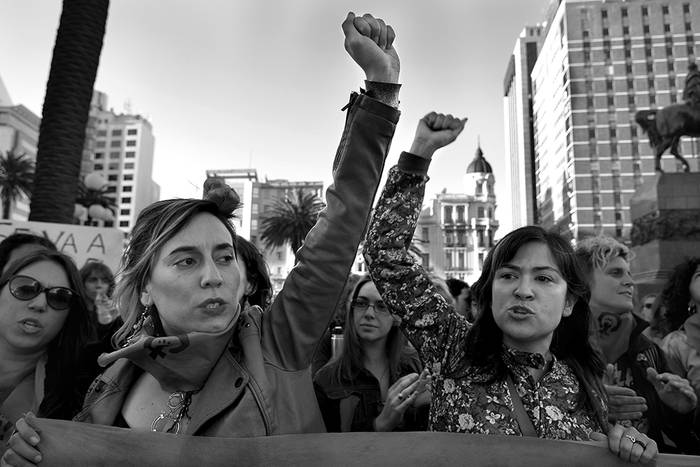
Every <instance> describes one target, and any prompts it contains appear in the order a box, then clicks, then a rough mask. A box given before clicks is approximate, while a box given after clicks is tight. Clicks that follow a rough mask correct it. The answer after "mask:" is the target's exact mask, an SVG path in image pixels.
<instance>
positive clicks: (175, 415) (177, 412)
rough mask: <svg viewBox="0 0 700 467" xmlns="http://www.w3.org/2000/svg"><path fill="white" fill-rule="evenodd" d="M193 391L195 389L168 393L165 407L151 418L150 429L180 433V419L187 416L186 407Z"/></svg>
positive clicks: (190, 401)
mask: <svg viewBox="0 0 700 467" xmlns="http://www.w3.org/2000/svg"><path fill="white" fill-rule="evenodd" d="M195 392H197V391H187V392H185V391H175V392H174V393H172V394H170V396H168V407H167V409H166V410H164V411H163V412H161V414H160V415H158V416H157V417H156V418H155V419H154V420H153V423H152V424H151V430H152V431H159V432H162V433H173V434H178V433H180V428H181V423H180V421H181V420H182V418H183V417H185V416H186V417H188V418H189V415H188V414H187V409H189V407H190V404H191V403H192V395H193V394H194V393H195Z"/></svg>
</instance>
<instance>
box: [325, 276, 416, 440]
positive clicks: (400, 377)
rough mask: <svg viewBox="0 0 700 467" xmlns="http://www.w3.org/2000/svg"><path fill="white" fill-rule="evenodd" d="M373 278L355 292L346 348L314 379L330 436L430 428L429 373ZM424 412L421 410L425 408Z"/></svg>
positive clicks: (347, 321) (349, 309)
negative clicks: (344, 433)
mask: <svg viewBox="0 0 700 467" xmlns="http://www.w3.org/2000/svg"><path fill="white" fill-rule="evenodd" d="M398 324H399V322H398V319H397V318H396V317H395V316H394V315H392V313H391V312H390V311H389V308H388V307H387V305H386V304H385V303H384V301H383V300H382V298H381V296H380V295H379V292H378V291H377V287H375V285H374V283H373V282H372V280H371V279H370V278H369V276H364V277H362V278H361V279H360V281H359V282H357V284H356V285H355V287H354V288H353V290H352V292H351V294H350V299H349V301H348V306H347V312H346V317H345V330H344V338H343V349H342V351H341V353H340V355H339V356H338V357H337V358H335V359H334V360H332V361H331V362H329V363H328V364H327V365H325V366H324V367H323V368H321V369H320V370H319V371H318V373H316V376H315V377H314V389H315V390H316V398H317V399H318V402H319V407H320V408H321V413H322V414H323V420H324V422H325V423H326V429H327V430H328V431H329V432H341V431H399V430H400V431H419V430H425V429H426V428H427V422H428V420H427V415H428V412H427V408H428V407H427V404H428V403H429V398H428V396H429V393H427V390H426V383H427V380H426V378H427V372H426V373H425V374H422V378H421V377H420V376H419V373H421V364H420V360H419V359H418V355H417V353H416V352H415V351H414V350H410V348H409V347H408V346H407V341H406V338H405V337H404V335H403V334H402V333H401V330H400V329H399V326H398ZM420 407H422V410H421V409H420Z"/></svg>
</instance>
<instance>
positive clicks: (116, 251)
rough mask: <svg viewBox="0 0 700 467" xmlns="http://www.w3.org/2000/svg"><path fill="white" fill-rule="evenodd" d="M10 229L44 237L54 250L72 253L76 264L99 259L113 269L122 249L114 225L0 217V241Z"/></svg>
mask: <svg viewBox="0 0 700 467" xmlns="http://www.w3.org/2000/svg"><path fill="white" fill-rule="evenodd" d="M13 233H31V234H34V235H40V236H42V237H46V238H48V239H49V240H51V241H52V242H53V243H54V244H55V245H56V248H58V251H60V252H62V253H65V254H67V255H68V256H70V257H72V258H73V259H74V260H75V264H77V265H78V268H80V267H82V266H83V264H85V263H86V262H87V261H101V262H103V263H105V264H106V265H107V266H109V268H110V269H111V270H112V271H116V270H117V268H118V267H119V260H120V258H121V254H122V251H123V250H124V232H122V231H121V230H119V229H116V228H107V227H88V226H83V225H73V224H54V223H50V222H21V221H10V220H2V221H0V241H1V240H4V239H5V237H7V236H8V235H11V234H13Z"/></svg>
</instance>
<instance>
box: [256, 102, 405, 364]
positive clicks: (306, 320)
mask: <svg viewBox="0 0 700 467" xmlns="http://www.w3.org/2000/svg"><path fill="white" fill-rule="evenodd" d="M347 109H348V112H347V117H346V121H345V128H344V130H343V134H342V137H341V139H340V145H339V147H338V151H337V153H336V155H335V160H334V161H333V184H332V185H331V186H330V187H329V188H328V190H327V191H326V203H327V204H326V208H325V209H324V210H323V211H322V212H321V214H320V215H319V218H318V221H317V222H316V224H315V225H314V227H313V228H312V229H311V231H309V233H308V235H307V236H306V239H305V240H304V245H303V246H302V247H301V248H300V249H299V251H298V252H297V264H296V265H295V266H294V268H293V269H292V271H291V272H290V273H289V275H288V276H287V279H286V280H285V282H284V286H283V288H282V291H281V292H280V293H279V294H278V295H277V297H276V298H275V300H274V301H273V303H272V305H271V307H270V310H269V311H268V312H267V313H265V314H264V315H263V323H262V325H263V329H262V344H263V349H264V351H265V352H266V358H269V359H270V360H271V361H273V362H277V363H279V364H280V365H281V366H282V368H285V369H289V370H299V369H303V368H306V367H307V366H309V365H310V363H311V357H312V354H313V352H314V349H315V347H316V346H317V344H318V342H319V340H320V339H321V337H322V336H323V333H324V331H325V330H326V328H327V326H328V323H329V321H330V319H331V317H332V314H333V311H334V310H335V309H336V306H337V304H338V300H340V298H341V295H342V292H343V287H344V285H345V281H346V280H347V278H348V275H349V273H350V269H351V267H352V264H353V262H354V261H355V257H356V255H357V248H358V245H359V243H360V240H361V239H362V237H363V235H364V232H365V226H366V224H367V220H368V218H369V214H370V211H371V207H372V202H373V201H374V196H375V195H376V192H377V187H378V185H379V179H380V177H381V174H382V171H383V170H384V162H385V160H386V157H387V155H388V153H389V146H390V143H391V139H392V137H393V135H394V131H395V129H396V123H397V122H398V119H399V115H400V112H399V111H398V110H397V109H395V108H393V107H391V106H388V105H386V104H383V103H381V102H379V101H377V100H374V99H372V98H371V97H369V96H368V95H365V94H356V93H353V94H352V95H351V96H350V103H349V104H348V106H347Z"/></svg>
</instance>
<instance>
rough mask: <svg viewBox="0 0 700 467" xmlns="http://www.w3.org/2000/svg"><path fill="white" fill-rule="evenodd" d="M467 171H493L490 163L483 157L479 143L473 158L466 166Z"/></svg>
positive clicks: (488, 172)
mask: <svg viewBox="0 0 700 467" xmlns="http://www.w3.org/2000/svg"><path fill="white" fill-rule="evenodd" d="M467 173H468V174H469V173H487V174H490V173H493V170H492V169H491V164H489V162H488V161H487V160H486V159H485V158H484V151H482V150H481V144H478V145H477V147H476V153H475V154H474V159H473V160H472V161H471V162H470V163H469V165H468V166H467Z"/></svg>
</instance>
